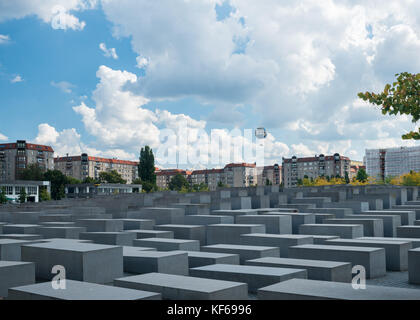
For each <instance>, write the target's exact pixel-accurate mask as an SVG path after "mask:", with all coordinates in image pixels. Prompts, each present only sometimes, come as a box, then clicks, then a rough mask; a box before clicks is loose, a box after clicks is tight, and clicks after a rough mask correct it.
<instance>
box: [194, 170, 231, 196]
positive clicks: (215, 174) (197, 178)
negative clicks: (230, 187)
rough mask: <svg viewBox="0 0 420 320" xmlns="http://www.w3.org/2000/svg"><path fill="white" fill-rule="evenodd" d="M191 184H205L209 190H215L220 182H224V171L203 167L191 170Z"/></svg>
mask: <svg viewBox="0 0 420 320" xmlns="http://www.w3.org/2000/svg"><path fill="white" fill-rule="evenodd" d="M190 180H191V184H192V185H195V184H202V183H204V184H206V185H207V186H208V187H209V190H210V191H213V190H216V189H217V186H218V184H219V183H220V182H222V183H223V184H226V178H225V172H224V170H223V169H205V170H195V171H193V172H191V177H190Z"/></svg>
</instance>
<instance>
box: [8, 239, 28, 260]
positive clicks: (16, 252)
mask: <svg viewBox="0 0 420 320" xmlns="http://www.w3.org/2000/svg"><path fill="white" fill-rule="evenodd" d="M31 243H33V242H32V241H25V240H14V239H0V260H5V261H21V246H22V245H25V244H31Z"/></svg>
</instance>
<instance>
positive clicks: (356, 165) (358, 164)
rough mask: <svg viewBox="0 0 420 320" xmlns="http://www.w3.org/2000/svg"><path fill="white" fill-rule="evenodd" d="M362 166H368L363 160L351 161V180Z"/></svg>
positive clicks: (364, 167)
mask: <svg viewBox="0 0 420 320" xmlns="http://www.w3.org/2000/svg"><path fill="white" fill-rule="evenodd" d="M362 168H363V169H365V170H366V166H365V165H364V163H363V161H354V160H352V161H351V162H350V173H349V178H350V180H352V179H353V178H355V177H356V176H357V173H358V172H359V170H360V169H362Z"/></svg>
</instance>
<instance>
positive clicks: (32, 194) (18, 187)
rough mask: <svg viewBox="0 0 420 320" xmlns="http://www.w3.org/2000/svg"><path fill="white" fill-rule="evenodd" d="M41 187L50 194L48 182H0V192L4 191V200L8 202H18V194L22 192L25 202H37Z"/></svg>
mask: <svg viewBox="0 0 420 320" xmlns="http://www.w3.org/2000/svg"><path fill="white" fill-rule="evenodd" d="M41 187H43V188H45V189H46V190H47V192H48V193H50V192H51V185H50V182H49V181H19V180H15V181H13V182H0V192H2V190H3V189H4V190H5V191H6V198H7V200H8V201H10V202H18V201H19V197H20V194H21V193H22V191H23V190H25V192H26V201H27V202H39V195H40V189H41Z"/></svg>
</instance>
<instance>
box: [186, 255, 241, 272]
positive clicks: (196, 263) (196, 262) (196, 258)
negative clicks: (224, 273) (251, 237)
mask: <svg viewBox="0 0 420 320" xmlns="http://www.w3.org/2000/svg"><path fill="white" fill-rule="evenodd" d="M187 253H188V264H189V267H190V268H196V267H202V266H207V265H211V264H220V263H222V264H236V265H238V264H239V255H238V254H228V253H216V252H202V251H188V252H187Z"/></svg>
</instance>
